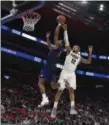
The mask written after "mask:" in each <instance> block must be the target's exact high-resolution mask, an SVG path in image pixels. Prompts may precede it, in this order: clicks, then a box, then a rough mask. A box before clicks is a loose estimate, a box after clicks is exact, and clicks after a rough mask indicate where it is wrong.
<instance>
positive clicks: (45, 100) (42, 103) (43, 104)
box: [38, 97, 49, 108]
mask: <svg viewBox="0 0 109 125" xmlns="http://www.w3.org/2000/svg"><path fill="white" fill-rule="evenodd" d="M48 104H49V100H48V98H47V97H46V98H44V99H42V102H41V104H40V105H38V108H42V107H43V106H45V105H48Z"/></svg>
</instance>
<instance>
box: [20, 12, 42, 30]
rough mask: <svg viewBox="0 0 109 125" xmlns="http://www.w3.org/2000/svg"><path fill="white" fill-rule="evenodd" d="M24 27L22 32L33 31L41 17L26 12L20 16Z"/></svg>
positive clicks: (35, 13) (34, 13)
mask: <svg viewBox="0 0 109 125" xmlns="http://www.w3.org/2000/svg"><path fill="white" fill-rule="evenodd" d="M21 18H22V20H23V22H24V25H23V30H25V31H27V32H28V31H34V27H35V24H36V23H37V22H38V21H39V20H40V18H41V16H40V15H39V14H38V13H37V12H28V13H27V14H25V15H22V16H21Z"/></svg>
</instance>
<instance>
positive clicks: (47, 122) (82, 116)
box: [1, 85, 109, 125]
mask: <svg viewBox="0 0 109 125" xmlns="http://www.w3.org/2000/svg"><path fill="white" fill-rule="evenodd" d="M65 92H66V91H65ZM54 93H55V91H54V92H52V91H51V93H49V98H50V101H51V102H50V105H48V106H46V107H44V108H42V109H38V108H37V105H38V104H39V103H40V101H41V98H40V93H39V92H38V91H37V89H36V88H35V87H32V86H30V85H23V86H22V89H21V90H17V88H16V89H12V88H8V87H2V91H1V99H2V102H1V122H2V123H10V124H11V123H12V124H15V123H20V124H34V123H35V124H38V125H109V97H108V96H101V95H100V96H99V95H97V96H95V97H93V96H88V95H86V94H84V95H82V94H81V93H80V94H79V96H78V97H79V98H76V109H77V111H78V115H77V116H71V115H70V114H69V111H70V105H69V100H68V96H67V94H63V95H62V98H61V100H60V104H59V107H58V113H57V117H56V118H55V119H51V117H50V113H51V109H52V106H53V98H54ZM65 95H66V97H65Z"/></svg>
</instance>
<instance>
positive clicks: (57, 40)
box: [54, 24, 61, 47]
mask: <svg viewBox="0 0 109 125" xmlns="http://www.w3.org/2000/svg"><path fill="white" fill-rule="evenodd" d="M60 27H61V24H58V25H57V27H56V29H55V33H54V44H55V46H56V47H59V46H60V43H59V38H58V37H59V30H60Z"/></svg>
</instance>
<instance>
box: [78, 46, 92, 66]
mask: <svg viewBox="0 0 109 125" xmlns="http://www.w3.org/2000/svg"><path fill="white" fill-rule="evenodd" d="M92 50H93V46H89V47H88V51H89V55H88V59H85V58H83V57H81V61H80V62H81V63H84V64H90V63H91V60H92Z"/></svg>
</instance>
